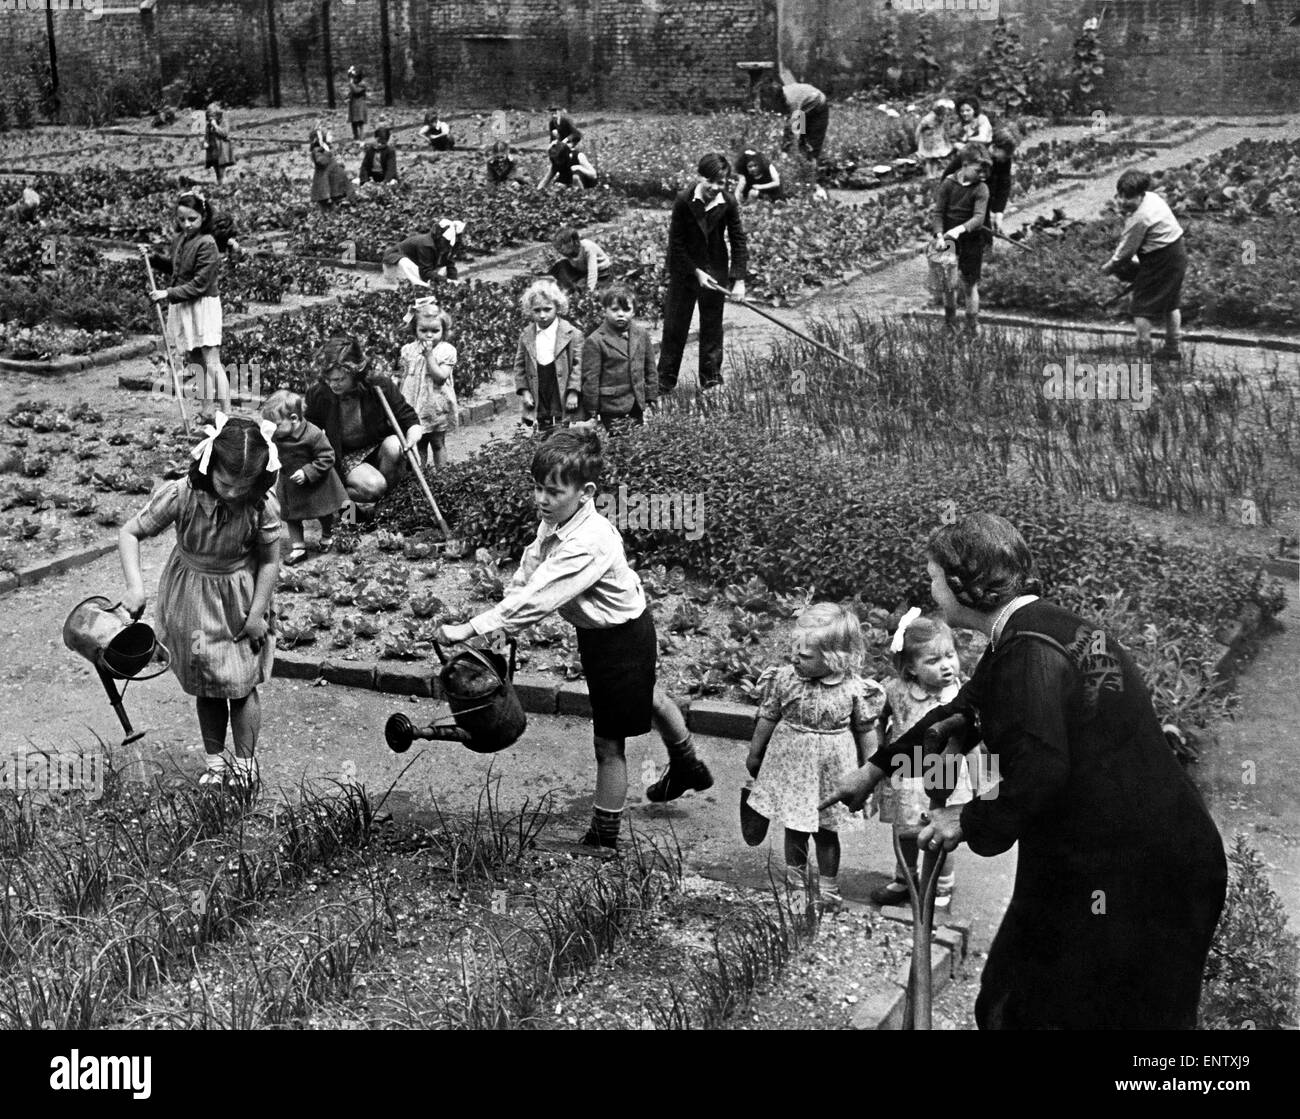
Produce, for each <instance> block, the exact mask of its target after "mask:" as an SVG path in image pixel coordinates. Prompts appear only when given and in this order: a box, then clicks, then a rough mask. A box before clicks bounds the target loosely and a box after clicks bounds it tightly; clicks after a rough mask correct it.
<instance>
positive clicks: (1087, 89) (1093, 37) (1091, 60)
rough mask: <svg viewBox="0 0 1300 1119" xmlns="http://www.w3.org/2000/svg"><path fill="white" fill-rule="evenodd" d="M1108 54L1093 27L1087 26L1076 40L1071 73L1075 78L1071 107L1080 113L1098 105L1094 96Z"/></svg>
mask: <svg viewBox="0 0 1300 1119" xmlns="http://www.w3.org/2000/svg"><path fill="white" fill-rule="evenodd" d="M1105 62H1106V55H1105V54H1104V53H1103V52H1102V49H1101V45H1100V43H1099V42H1098V40H1097V32H1096V29H1095V28H1093V27H1089V26H1085V27H1084V29H1083V31H1082V32H1080V34H1079V37H1078V38H1077V39H1075V40H1074V55H1073V59H1072V66H1071V75H1072V77H1073V79H1074V84H1073V87H1072V89H1071V91H1070V94H1071V108H1072V109H1074V111H1075V112H1078V113H1086V112H1089V111H1091V110H1092V109H1094V108H1096V107H1098V106H1097V102H1096V98H1095V97H1094V96H1093V95H1094V94H1095V93H1096V90H1097V79H1098V78H1100V77H1101V76H1102V75H1103V74H1105V72H1106V67H1105Z"/></svg>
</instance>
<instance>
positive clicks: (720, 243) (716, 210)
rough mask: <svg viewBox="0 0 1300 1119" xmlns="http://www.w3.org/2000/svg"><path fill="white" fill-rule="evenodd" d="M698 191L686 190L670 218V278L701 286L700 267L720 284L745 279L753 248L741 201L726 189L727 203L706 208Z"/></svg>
mask: <svg viewBox="0 0 1300 1119" xmlns="http://www.w3.org/2000/svg"><path fill="white" fill-rule="evenodd" d="M694 195H695V192H694V190H684V191H682V193H681V194H679V195H678V196H677V200H676V201H675V202H674V203H673V215H672V218H671V219H669V222H668V278H669V279H670V280H674V281H677V282H678V283H684V284H690V285H692V286H693V287H694V286H698V281H697V280H696V279H695V269H697V268H699V269H702V270H703V271H705V272H707V273H708V274H709V275H710V276H712V277H713V278H714V279H715V280H717V281H718V283H720V284H726V283H729V282H730V281H733V280H743V279H744V278H745V271H746V269H747V268H748V267H749V248H748V246H747V245H746V243H745V231H744V229H742V228H741V225H740V203H738V202H737V201H736V199H735V198H734V197H733V196H732V195H730V194H725V193H724V194H723V195H722V196H721V197H722V198H724V199H726V202H725V204H724V205H721V206H714V207H713V208H712V209H711V210H708V211H706V210H705V208H704V203H703V202H699V201H697V200H696V199H695V197H694ZM728 242H730V243H731V253H730V257H728V253H727V243H728Z"/></svg>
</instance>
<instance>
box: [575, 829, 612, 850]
mask: <svg viewBox="0 0 1300 1119" xmlns="http://www.w3.org/2000/svg"><path fill="white" fill-rule="evenodd" d="M578 846H580V847H595V848H597V849H599V850H601V851H617V850H618V840H617V839H612V840H607V839H601V837H600V836H599V835H597V834H596V829H595V828H588V829H587V834H586V835H584V836H583V837H582V838H581V839H580V840H578Z"/></svg>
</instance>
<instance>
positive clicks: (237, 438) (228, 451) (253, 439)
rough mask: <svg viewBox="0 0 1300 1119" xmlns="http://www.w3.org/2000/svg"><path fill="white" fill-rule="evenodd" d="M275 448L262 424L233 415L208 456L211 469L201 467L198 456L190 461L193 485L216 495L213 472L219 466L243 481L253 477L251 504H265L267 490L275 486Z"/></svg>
mask: <svg viewBox="0 0 1300 1119" xmlns="http://www.w3.org/2000/svg"><path fill="white" fill-rule="evenodd" d="M270 455H271V451H270V448H269V447H268V446H267V444H266V440H265V439H263V438H262V433H261V431H260V430H259V429H258V425H257V424H255V423H254V422H253V421H252V420H246V419H243V418H242V417H240V416H231V417H230V419H228V420H226V424H225V426H224V427H223V428H222V429H221V430H220V431H219V432H218V433H217V437H216V439H214V440H213V442H212V456H211V458H209V459H208V472H207V473H206V474H204V473H203V472H202V471H200V470H199V462H198V459H195V460H194V461H193V462H191V463H190V486H191V487H193V488H194V489H196V490H201V491H202V492H203V493H211V494H215V493H216V491H215V490H214V489H213V488H212V475H213V472H214V471H215V470H216V469H217V467H221V469H222V470H224V471H226V472H227V473H228V474H231V475H233V476H234V477H235V478H238V479H239V480H240V481H243V480H244V479H245V478H251V479H252V482H253V484H252V488H251V489H250V490H249V491H248V501H249V503H250V504H253V505H257V506H259V507H260V506H261V503H262V501H263V500H264V499H265V497H266V494H267V491H268V490H270V488H271V487H272V486H274V485H275V479H276V473H277V472H276V471H274V470H267V468H266V464H267V462H268V461H269V459H270Z"/></svg>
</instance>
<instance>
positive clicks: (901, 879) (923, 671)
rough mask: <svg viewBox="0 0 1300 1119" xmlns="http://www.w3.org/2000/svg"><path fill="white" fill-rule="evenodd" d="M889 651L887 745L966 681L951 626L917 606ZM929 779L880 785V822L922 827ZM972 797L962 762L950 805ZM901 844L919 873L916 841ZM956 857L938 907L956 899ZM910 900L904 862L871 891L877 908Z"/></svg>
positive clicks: (947, 868) (884, 716)
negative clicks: (891, 664)
mask: <svg viewBox="0 0 1300 1119" xmlns="http://www.w3.org/2000/svg"><path fill="white" fill-rule="evenodd" d="M890 651H891V652H892V653H893V655H894V669H895V671H896V672H897V673H898V675H897V676H894V677H891V678H890V679H889V680H886V681H885V709H884V711H882V712H881V715H880V724H881V729H882V730H883V732H884V742H885V744H886V745H889V744H890V743H892V742H894V741H896V740H897V739H898V738H900V737H902V735H903V732H904V731H906V730H907V729H908V728H909V727H912V726H914V725H915V724H916V723H917V721H918V720H920V718H921V716H923V715H925V714H926V713H927V712H929V711H932V710H933V709H934V708H936V707H939V706H940V705H942V704H945V703H949V702H951V701H952V700H953V699H954V698H955V697H956V695H957V693H958V691H960V690H961V686H962V684H963V683H965V680H964V679H963V677H962V674H961V663H960V661H958V659H957V650H956V647H955V646H954V645H953V640H952V630H951V629H950V628H949V627H948V623H947V622H945V621H943V620H942V619H939V618H925V617H922V616H921V611H920V610H918V609H917V608H915V607H913V608H912V609H911V610H909V611H908V612H907V613H906V614H904V615H903V620H902V621H901V622H899V624H898V629H897V630H896V631H895V633H894V640H893V642H892V644H891V645H890ZM926 780H927V779H926V777H925V776H924V775H922V774H916V773H912V774H893V775H891V780H890V781H889V782H888V783H887V784H882V785H880V786H879V788H878V790H877V793H876V797H877V800H876V803H877V805H878V807H879V811H880V822H881V823H882V824H889V825H890V826H891V827H892V826H893V824H894V821H895V820H902V821H903V822H904V823H907V824H919V823H920V822H921V814H922V813H923V812H925V811H926V810H927V809H929V807H930V801H931V794H932V791H933V790H931V789H927V788H926ZM971 796H972V792H971V783H970V776H969V773H968V770H967V768H966V760H965V759H964V758H963V759H962V760H961V765H960V769H959V772H958V776H957V780H956V787H955V791H953V793H952V795H951V796H950V797H949V799H948V802H947V803H948V806H949V807H955V806H957V805H960V804H965V803H967V802H968V801H969V800H970V799H971ZM899 845H900V846H901V847H902V849H903V858H904V859H905V860H906V861H907V864H908V866H910V867H911V868H912V870H913V872H915V871H916V870H917V865H918V864H917V854H918V851H917V845H916V840H915V839H904V838H901V837H900V839H899ZM955 856H956V852H955V851H950V852H949V853H948V859H947V861H946V862H945V864H944V868H943V874H942V875H941V876H940V878H939V886H938V892H937V894H936V895H935V900H934V904H935V906H936V907H937V908H939V909H947V908H948V906H949V904H950V903H951V900H952V889H953V884H954V882H955V881H956V866H955V863H954V858H955ZM908 896H909V895H908V890H907V873H906V870H905V868H904V867H903V866H902V865H901V864H900V865H899V866H897V867H896V868H895V871H894V880H893V881H892V882H890V883H888V884H887V885H885V886H882V887H880V888H879V889H876V890H872V891H871V900H872V901H874V902H875V903H876V904H877V905H901V904H904V903H905V902H906V901H907V899H908Z"/></svg>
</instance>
